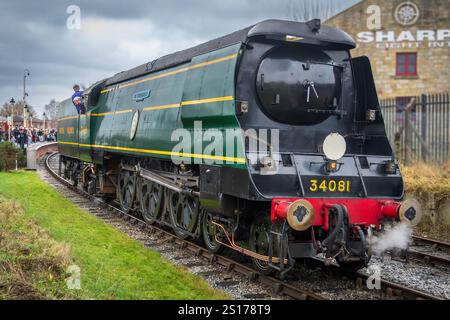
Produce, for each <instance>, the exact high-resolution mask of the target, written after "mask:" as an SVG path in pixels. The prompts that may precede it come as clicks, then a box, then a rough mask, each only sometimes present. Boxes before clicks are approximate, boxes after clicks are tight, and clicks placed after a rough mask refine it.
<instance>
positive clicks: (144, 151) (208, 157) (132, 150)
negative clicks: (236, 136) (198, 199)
mask: <svg viewBox="0 0 450 320" xmlns="http://www.w3.org/2000/svg"><path fill="white" fill-rule="evenodd" d="M58 143H61V144H67V145H75V146H80V147H88V148H96V149H109V150H118V151H131V152H139V153H150V154H160V155H167V156H177V157H190V158H200V159H210V160H222V161H228V162H237V163H246V160H245V159H244V158H237V157H224V156H213V155H205V154H195V153H183V152H172V151H163V150H150V149H137V148H125V147H113V146H103V145H93V144H83V143H76V142H66V141H58Z"/></svg>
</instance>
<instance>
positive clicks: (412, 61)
mask: <svg viewBox="0 0 450 320" xmlns="http://www.w3.org/2000/svg"><path fill="white" fill-rule="evenodd" d="M396 75H397V76H417V52H398V53H397V70H396Z"/></svg>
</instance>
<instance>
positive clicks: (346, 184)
mask: <svg viewBox="0 0 450 320" xmlns="http://www.w3.org/2000/svg"><path fill="white" fill-rule="evenodd" d="M309 190H310V191H312V192H350V180H333V179H331V180H318V179H310V180H309Z"/></svg>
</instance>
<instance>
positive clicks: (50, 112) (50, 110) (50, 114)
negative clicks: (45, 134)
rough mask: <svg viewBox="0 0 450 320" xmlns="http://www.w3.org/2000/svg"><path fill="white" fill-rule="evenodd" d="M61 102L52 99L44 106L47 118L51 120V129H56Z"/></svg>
mask: <svg viewBox="0 0 450 320" xmlns="http://www.w3.org/2000/svg"><path fill="white" fill-rule="evenodd" d="M59 104H60V103H59V102H58V101H56V100H55V99H51V100H50V102H49V103H48V104H46V105H45V106H44V110H45V114H46V117H47V118H48V119H49V120H50V123H51V127H56V117H57V114H58V108H59Z"/></svg>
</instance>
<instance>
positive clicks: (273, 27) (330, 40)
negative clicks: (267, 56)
mask: <svg viewBox="0 0 450 320" xmlns="http://www.w3.org/2000/svg"><path fill="white" fill-rule="evenodd" d="M286 35H291V36H297V37H302V38H303V39H304V40H302V43H309V44H322V45H340V46H344V47H346V48H349V49H350V48H354V47H355V42H354V41H353V39H352V38H351V37H350V36H349V35H348V34H347V33H345V32H344V31H341V30H338V29H336V28H332V27H327V26H321V28H320V30H319V31H318V32H316V31H313V30H312V29H311V28H310V27H309V26H308V25H307V23H304V22H293V21H285V20H264V21H262V22H259V23H257V24H255V25H252V26H250V27H247V28H244V29H242V30H239V31H235V32H233V33H230V34H228V35H225V36H223V37H220V38H217V39H214V40H211V41H208V42H205V43H203V44H200V45H197V46H195V47H192V48H189V49H186V50H182V51H178V52H175V53H172V54H169V55H165V56H163V57H160V58H158V59H156V60H153V61H151V62H148V63H145V64H142V65H140V66H138V67H136V68H133V69H131V70H128V71H123V72H120V73H118V74H116V75H114V76H113V77H111V78H108V79H106V82H105V85H106V86H108V85H113V84H116V83H119V82H122V81H126V80H130V79H133V78H136V77H139V76H142V75H145V74H149V73H152V72H156V71H159V70H163V69H166V68H169V67H173V66H176V65H179V64H182V63H185V62H189V61H190V60H191V59H192V58H193V57H195V56H198V55H201V54H205V53H208V52H210V51H214V50H217V49H220V48H224V47H227V46H230V45H232V44H236V43H239V42H247V41H248V39H249V38H252V37H264V36H265V37H271V38H274V37H275V38H276V37H277V36H280V37H282V38H283V39H286ZM280 40H281V39H280Z"/></svg>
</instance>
